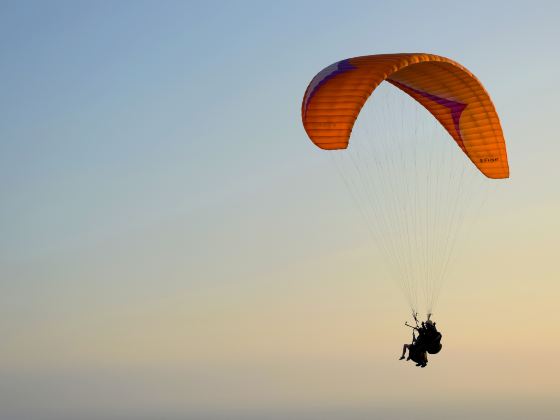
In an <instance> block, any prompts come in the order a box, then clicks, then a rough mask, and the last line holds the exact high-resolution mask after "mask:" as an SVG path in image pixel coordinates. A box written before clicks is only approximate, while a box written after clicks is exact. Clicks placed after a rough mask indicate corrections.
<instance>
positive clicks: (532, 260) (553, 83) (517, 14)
mask: <svg viewBox="0 0 560 420" xmlns="http://www.w3.org/2000/svg"><path fill="white" fill-rule="evenodd" d="M559 19H560V6H559V5H558V3H557V2H552V1H550V2H539V1H532V2H515V1H512V2H482V1H481V2H476V1H471V2H443V1H442V2H430V1H418V2H413V1H411V2H408V1H401V2H372V1H369V2H344V3H341V2H327V1H323V2H287V1H286V2H281V3H279V2H278V3H272V2H179V1H178V2H172V1H163V2H155V1H122V2H108V1H98V2H93V1H92V2H86V1H67V2H62V1H51V2H40V1H37V2H30V1H2V2H1V3H0V52H1V65H0V86H2V89H1V99H0V115H2V118H0V171H1V176H0V191H1V197H2V204H1V206H0V226H1V235H0V270H1V272H0V287H1V288H0V315H1V317H0V332H1V336H2V345H1V346H0V347H1V349H0V391H1V392H0V417H1V418H6V419H8V418H9V419H12V420H24V419H25V420H27V419H44V420H47V419H49V420H50V419H53V420H54V419H57V420H66V419H92V420H94V419H95V420H97V419H114V418H117V417H118V418H120V419H143V418H146V419H148V418H150V419H152V418H166V419H194V418H240V419H241V418H250V416H255V418H259V419H276V418H278V419H286V418H309V419H312V418H321V419H340V418H370V419H371V418H384V419H387V418H402V416H405V415H409V414H410V412H412V411H415V410H417V409H418V407H423V405H422V403H421V402H420V401H421V400H423V401H424V402H425V403H428V404H437V405H438V406H440V407H442V409H441V410H443V411H441V412H440V414H437V413H436V414H434V413H433V412H431V411H430V410H428V411H427V413H428V414H429V415H430V416H431V417H430V418H438V417H437V415H441V418H450V417H449V416H450V415H452V416H453V418H472V417H473V416H476V417H477V418H526V416H525V414H526V413H531V417H532V418H543V419H544V418H555V416H554V413H555V410H557V409H558V404H557V401H556V399H555V398H554V395H556V394H557V392H558V390H559V389H560V382H559V379H558V377H559V376H560V365H559V364H558V361H557V360H555V358H556V357H557V354H558V351H560V339H559V338H558V337H556V336H554V337H550V336H549V334H551V333H552V334H554V333H555V332H557V331H558V325H560V316H559V314H558V311H557V300H558V297H559V296H560V287H559V286H558V285H557V281H558V278H559V275H560V272H559V270H558V265H557V262H556V260H557V253H558V249H559V248H560V241H559V240H558V234H559V233H560V225H559V221H558V220H559V219H558V213H559V210H560V188H559V187H558V181H560V176H558V170H557V166H558V164H557V156H558V155H559V153H560V141H559V140H560V138H559V134H558V130H557V120H558V97H559V96H560V87H559V86H558V83H557V73H558V71H559V70H558V69H559V68H560V53H559V48H558V40H559V39H560V27H559V25H558V20H559ZM387 52H430V53H435V54H440V55H444V56H448V57H450V58H452V59H454V60H456V61H458V62H460V63H462V64H463V65H465V66H466V67H467V68H469V69H470V70H471V71H472V72H473V73H475V74H476V75H477V76H478V77H479V78H480V79H481V80H482V81H483V83H484V84H485V86H486V87H487V89H488V90H489V92H490V94H491V95H492V97H493V99H494V102H495V105H496V107H497V109H498V112H499V114H500V116H501V119H502V124H503V128H504V132H505V135H506V138H507V140H508V152H509V158H510V166H511V175H512V177H511V180H510V181H508V184H507V188H505V189H504V190H503V191H502V192H501V193H500V199H499V200H497V201H496V202H495V203H494V204H492V205H490V206H489V210H488V213H487V216H486V218H485V219H484V220H483V223H482V225H481V228H480V229H481V231H480V232H479V233H480V234H485V233H486V234H487V233H488V232H490V231H491V232H493V233H494V234H495V238H496V239H494V241H492V240H490V242H489V243H488V244H486V245H478V244H475V245H473V246H472V247H471V249H470V251H469V252H470V253H469V254H468V257H469V258H471V259H472V258H475V259H479V261H480V264H479V265H477V267H474V268H472V267H471V268H469V269H467V268H465V270H463V271H461V274H459V275H458V279H457V281H456V286H454V287H455V288H452V287H451V286H449V290H450V291H449V292H448V293H447V295H448V296H447V302H448V303H447V304H443V305H442V308H441V312H442V314H445V315H446V316H447V317H448V318H447V323H448V325H452V326H454V327H456V329H458V330H461V331H462V334H463V336H461V337H456V338H453V337H450V338H449V343H450V345H449V347H450V348H451V349H453V348H454V347H453V343H456V346H455V353H454V352H453V351H452V350H450V352H449V353H447V354H448V356H443V355H442V358H441V364H440V367H439V368H438V367H436V364H435V363H434V367H433V369H432V370H431V371H429V372H430V373H427V372H424V371H423V372H421V373H422V374H423V375H424V378H423V379H421V380H420V382H418V385H417V387H418V388H419V389H415V390H414V391H415V396H414V398H412V399H410V400H406V401H404V400H401V398H404V397H405V396H406V395H407V393H406V389H404V388H403V387H402V386H401V384H403V383H406V384H408V385H409V386H410V384H414V383H415V382H411V381H416V380H418V376H419V375H418V374H419V373H420V372H417V371H412V370H411V369H408V370H406V371H405V370H403V369H404V368H403V367H402V366H400V365H399V366H398V368H397V367H395V366H393V363H392V362H393V359H394V355H395V354H394V353H395V349H397V350H398V347H399V345H400V343H401V342H402V341H403V331H402V330H399V327H400V324H401V322H402V317H403V312H404V311H405V305H404V304H403V302H402V298H401V297H400V296H399V295H398V293H397V292H396V290H394V289H393V288H392V286H391V285H390V283H389V282H381V281H380V282H372V278H375V275H376V270H377V268H376V261H375V258H371V257H370V256H369V255H370V254H368V246H369V245H368V241H367V237H366V236H365V235H363V232H362V230H363V227H362V226H361V224H360V222H359V221H358V220H357V217H356V214H355V209H354V208H352V206H350V204H349V200H348V197H347V191H345V189H344V188H343V185H342V184H341V183H340V181H339V180H338V178H337V177H336V174H333V173H332V167H331V166H330V165H329V162H326V161H325V159H324V157H323V156H320V155H319V154H318V153H317V149H316V148H315V147H314V146H313V145H312V144H311V143H310V142H309V141H308V139H307V137H306V135H305V132H304V131H303V128H302V126H301V121H300V103H301V98H302V95H303V92H304V90H305V88H306V86H307V84H308V82H309V81H310V79H311V78H312V76H313V75H314V74H315V73H316V72H318V71H319V70H321V69H322V68H323V67H325V66H326V65H328V64H331V63H332V62H335V61H337V60H340V59H342V58H346V57H352V56H356V55H365V54H375V53H387ZM336 220H340V222H339V223H337V222H336ZM333 221H334V222H333ZM325 261H329V264H327V265H325ZM496 264H498V265H499V267H498V268H496V266H495V265H496ZM460 268H461V267H460ZM469 270H470V271H469ZM489 272H491V274H492V276H495V274H496V272H502V273H503V277H502V278H501V279H500V280H499V281H497V283H496V284H493V285H488V282H487V277H485V273H489ZM486 275H488V276H489V275H490V274H486ZM342 277H344V278H345V282H344V283H342V282H341V278H342ZM348 279H350V280H348ZM464 279H469V281H470V279H474V280H472V283H471V284H472V288H471V287H467V286H465V285H464V284H465V283H466V281H465V282H461V280H464ZM480 290H485V292H484V293H481V292H480ZM379 295H381V296H384V298H383V299H379V297H377V296H379ZM373 296H376V297H375V298H374V297H373ZM473 302H474V304H473ZM459 306H461V307H467V308H469V310H470V309H471V308H476V311H475V312H476V314H477V316H478V318H477V321H478V322H480V325H478V326H477V328H476V329H475V328H472V322H471V321H470V320H469V319H468V318H469V316H471V314H470V313H469V311H457V310H456V308H457V307H459ZM532 324H537V326H536V327H535V326H534V325H532ZM481 325H482V326H481ZM504 325H507V327H503V326H504ZM510 325H514V326H516V327H515V328H514V327H512V326H510ZM539 325H540V326H539ZM395 330H396V331H395ZM372 332H373V333H375V335H376V337H384V338H386V341H387V343H385V339H384V340H383V344H379V343H378V342H377V341H376V340H375V339H374V338H372V337H371V334H372ZM477 339H481V340H484V341H485V342H488V347H486V348H485V349H479V348H477V347H475V346H472V347H469V346H470V344H468V343H470V342H472V341H473V340H477ZM469 340H471V341H469ZM529 343H531V345H529ZM502 347H507V348H509V349H510V351H509V353H508V355H505V356H502V355H501V349H502ZM461 349H464V350H461ZM462 351H463V352H462ZM466 355H470V356H472V355H474V356H473V358H472V359H470V360H467V361H465V358H466V357H467V356H466ZM445 357H448V358H447V359H446V358H445ZM547 358H549V359H550V360H548V361H547V360H546V359H547ZM388 360H390V362H391V363H389V362H388ZM458 360H461V363H460V366H458V365H459V363H457V361H458ZM438 369H439V370H438ZM414 386H415V387H416V385H414ZM423 386H425V387H426V388H428V389H422V387H423ZM428 391H430V392H428ZM520 397H524V399H522V400H520ZM473 401H474V402H476V404H474V406H476V407H477V408H473ZM514 401H516V402H515V403H514ZM397 407H398V408H397ZM459 412H460V413H461V414H460V416H463V417H459V414H458V413H459ZM407 413H408V414H407ZM442 413H443V414H442ZM450 413H453V414H450ZM524 413H525V414H524ZM556 413H557V411H556ZM434 415H435V417H434ZM515 416H517V417H515ZM418 418H421V417H418Z"/></svg>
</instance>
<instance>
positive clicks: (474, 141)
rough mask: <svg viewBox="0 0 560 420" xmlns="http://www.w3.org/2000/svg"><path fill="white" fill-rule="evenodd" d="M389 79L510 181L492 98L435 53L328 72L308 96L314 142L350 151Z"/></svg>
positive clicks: (488, 171)
mask: <svg viewBox="0 0 560 420" xmlns="http://www.w3.org/2000/svg"><path fill="white" fill-rule="evenodd" d="M384 80H386V81H387V82H389V83H391V84H393V85H394V86H396V87H398V88H399V89H401V90H402V91H404V92H406V93H407V94H408V95H410V96H411V97H412V98H414V99H415V100H416V101H418V102H419V103H420V104H422V105H423V106H424V107H425V108H426V109H427V110H428V111H429V112H430V113H432V115H434V117H436V118H437V120H438V121H439V122H440V123H441V124H442V125H443V126H444V127H445V129H446V130H447V131H448V132H449V134H450V135H451V137H453V139H455V141H456V142H457V144H458V145H459V147H460V148H461V149H462V150H463V152H465V154H466V155H467V156H468V157H469V159H470V160H471V161H472V162H473V163H474V164H475V165H476V167H477V168H478V169H479V170H480V171H481V172H482V173H483V174H484V175H486V176H487V177H489V178H508V177H509V166H508V160H507V152H506V146H505V140H504V136H503V133H502V128H501V126H500V120H499V118H498V114H497V113H496V109H495V108H494V104H493V103H492V100H491V99H490V96H489V95H488V93H487V92H486V90H485V89H484V87H483V86H482V84H481V83H480V81H479V80H478V79H477V78H476V77H475V76H474V75H473V74H472V73H471V72H469V71H468V70H467V69H465V68H464V67H463V66H461V65H460V64H459V63H456V62H454V61H452V60H450V59H448V58H445V57H440V56H437V55H432V54H420V53H404V54H380V55H370V56H364V57H355V58H349V59H346V60H342V61H339V62H337V63H334V64H332V65H330V66H328V67H326V68H325V69H323V70H322V71H321V72H319V73H318V74H317V75H316V76H315V77H314V78H313V80H312V81H311V83H310V84H309V86H308V87H307V90H306V92H305V95H304V97H303V103H302V120H303V126H304V127H305V131H306V132H307V134H308V136H309V138H310V139H311V140H312V141H313V142H314V143H315V144H316V145H317V146H319V147H320V148H321V149H327V150H334V149H345V148H346V147H348V142H349V139H350V134H351V132H352V127H353V126H354V122H355V121H356V118H357V117H358V114H359V113H360V110H361V109H362V107H363V105H364V103H365V102H366V100H367V99H368V98H369V96H370V95H371V94H372V92H373V91H374V90H375V88H376V87H377V86H378V85H379V84H380V83H381V82H383V81H384Z"/></svg>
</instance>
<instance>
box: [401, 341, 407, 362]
mask: <svg viewBox="0 0 560 420" xmlns="http://www.w3.org/2000/svg"><path fill="white" fill-rule="evenodd" d="M407 348H408V344H404V345H403V346H402V355H401V357H400V359H399V360H402V359H404V355H405V353H406V349H407Z"/></svg>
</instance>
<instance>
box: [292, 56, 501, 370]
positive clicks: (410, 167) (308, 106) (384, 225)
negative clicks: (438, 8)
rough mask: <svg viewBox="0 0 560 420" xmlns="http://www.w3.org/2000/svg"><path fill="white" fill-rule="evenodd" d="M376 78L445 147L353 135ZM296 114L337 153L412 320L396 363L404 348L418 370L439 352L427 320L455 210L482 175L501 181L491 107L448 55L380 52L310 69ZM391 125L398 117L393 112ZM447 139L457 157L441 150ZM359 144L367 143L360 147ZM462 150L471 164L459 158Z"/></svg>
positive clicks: (462, 209) (452, 237) (455, 228)
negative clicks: (430, 126)
mask: <svg viewBox="0 0 560 420" xmlns="http://www.w3.org/2000/svg"><path fill="white" fill-rule="evenodd" d="M383 82H387V83H388V84H390V85H392V86H394V87H396V88H397V89H398V91H401V92H404V93H405V94H406V95H408V96H409V97H411V98H412V99H414V100H415V101H416V102H417V103H418V104H420V105H421V107H422V108H423V109H424V110H426V111H428V112H429V113H430V114H431V115H432V116H433V117H435V119H436V120H437V121H438V122H439V124H440V126H441V127H443V129H444V130H445V131H443V130H441V131H442V132H443V133H446V134H445V136H446V137H447V140H446V144H445V145H444V144H443V143H436V141H435V140H433V139H431V138H425V137H434V136H431V135H430V136H425V137H422V138H419V137H420V135H417V136H416V137H415V136H414V135H411V134H410V133H413V134H414V133H415V132H417V131H418V130H415V129H414V127H413V130H411V131H410V132H407V133H406V134H405V135H402V136H401V135H400V133H393V132H389V133H383V132H376V134H375V136H369V137H368V138H367V139H354V138H353V137H354V136H353V135H352V131H353V129H354V125H355V123H356V120H357V119H358V118H359V117H360V114H362V109H363V108H364V105H365V104H366V102H367V101H368V98H369V97H370V96H371V95H372V94H374V92H376V91H378V90H380V89H378V87H379V86H380V84H382V83H383ZM422 112H424V111H422ZM301 116H302V122H303V126H304V129H305V131H306V133H307V135H308V137H309V138H310V140H311V141H312V142H313V143H314V144H315V145H316V146H318V147H319V148H321V149H323V150H328V151H333V152H332V153H333V154H335V155H341V156H342V157H340V161H339V158H338V157H336V158H333V159H334V160H335V163H336V164H337V167H338V168H339V171H340V173H341V175H342V177H343V180H344V181H345V184H346V186H347V187H348V189H349V190H350V192H351V193H352V195H353V196H354V199H355V203H356V205H357V206H358V208H359V209H360V211H361V213H362V215H363V216H364V219H365V220H366V223H367V226H368V228H369V230H370V232H371V234H372V236H373V237H374V239H376V241H377V242H378V244H379V245H378V246H379V255H383V256H384V259H386V260H387V261H388V263H389V264H388V265H390V266H391V270H392V277H393V278H395V280H396V282H397V283H398V284H399V286H400V287H401V289H402V290H403V293H404V294H405V296H406V298H407V300H408V303H409V305H410V309H411V311H412V313H413V314H414V318H415V320H416V326H411V327H412V328H414V331H413V341H412V343H410V344H406V345H405V346H404V347H403V354H402V357H401V359H403V358H404V357H405V353H406V351H407V350H408V352H409V353H408V358H409V359H410V360H414V361H415V362H416V363H417V366H421V367H425V366H426V364H427V362H428V359H427V355H428V354H437V353H439V352H440V351H441V349H442V344H441V338H442V335H441V333H440V332H439V331H438V330H437V328H436V326H435V323H434V322H432V321H431V320H430V316H431V314H432V313H433V308H434V306H435V304H436V302H437V298H438V294H439V291H440V289H441V284H442V282H443V280H444V278H445V277H446V273H447V270H448V266H449V265H450V260H451V256H452V254H453V250H454V248H455V244H456V239H457V237H458V236H459V232H460V231H461V227H462V225H463V223H464V220H465V219H466V216H465V215H466V214H467V213H468V211H469V209H470V208H472V207H473V203H474V201H475V200H473V197H474V196H476V195H477V194H478V192H477V189H482V188H479V185H480V184H481V183H482V182H481V181H480V179H483V180H484V178H483V177H481V176H480V174H483V175H484V176H485V177H486V178H489V179H504V178H508V177H509V164H508V158H507V152H506V144H505V140H504V135H503V132H502V128H501V125H500V120H499V117H498V114H497V112H496V109H495V107H494V104H493V103H492V100H491V98H490V96H489V94H488V92H487V91H486V89H485V88H484V87H483V85H482V84H481V82H480V81H479V80H478V79H477V78H476V77H475V76H474V75H473V74H472V73H471V72H470V71H469V70H467V69H466V68H465V67H463V66H462V65H461V64H459V63H457V62H455V61H453V60H451V59H449V58H446V57H442V56H437V55H433V54H424V53H401V54H380V55H370V56H362V57H355V58H349V59H345V60H341V61H338V62H336V63H334V64H332V65H330V66H328V67H326V68H324V69H323V70H322V71H320V72H319V73H318V74H317V75H316V76H315V77H314V78H313V79H312V80H311V82H310V83H309V85H308V87H307V89H306V91H305V94H304V96H303V101H302V107H301ZM360 118H362V117H360ZM369 118H370V116H369V115H368V116H364V117H363V119H366V120H367V119H369ZM401 122H402V125H405V122H406V121H405V119H404V118H401V120H400V121H399V123H401ZM411 124H412V123H411ZM438 129H439V128H438ZM351 137H352V138H351ZM410 138H413V140H412V141H411V142H410V141H409V143H406V140H410ZM403 139H404V140H403ZM366 140H367V141H366ZM401 140H403V142H402V143H398V142H399V141H401ZM449 140H453V141H454V143H455V144H456V145H457V146H458V148H459V149H460V150H461V151H462V154H463V156H461V154H459V153H457V151H456V150H451V147H450V146H449V144H452V143H451V142H449ZM366 142H367V143H368V144H367V146H364V145H363V144H361V143H366ZM352 145H353V146H352ZM351 146H352V147H351ZM360 147H362V149H360ZM352 148H354V151H352V150H351V149H352ZM453 148H454V149H456V148H457V147H453ZM444 149H445V150H449V152H448V155H446V154H445V153H447V152H445V150H444ZM344 156H349V158H348V160H347V162H342V163H340V162H341V161H342V159H343V158H344ZM464 156H466V157H467V158H468V159H469V160H470V161H471V162H472V164H473V165H474V166H469V165H468V164H466V163H465V161H466V159H464ZM423 157H426V160H425V161H422V158H423ZM469 177H470V178H469ZM471 180H474V181H472V182H471ZM469 189H471V190H472V191H473V192H474V194H471V191H470V190H469ZM420 298H424V300H425V306H424V307H423V310H425V311H426V312H425V313H426V314H427V315H428V317H427V320H426V321H425V322H422V324H421V325H420V324H418V321H417V319H416V314H417V313H418V306H419V299H420ZM409 326H410V325H409ZM415 333H418V336H416V335H415Z"/></svg>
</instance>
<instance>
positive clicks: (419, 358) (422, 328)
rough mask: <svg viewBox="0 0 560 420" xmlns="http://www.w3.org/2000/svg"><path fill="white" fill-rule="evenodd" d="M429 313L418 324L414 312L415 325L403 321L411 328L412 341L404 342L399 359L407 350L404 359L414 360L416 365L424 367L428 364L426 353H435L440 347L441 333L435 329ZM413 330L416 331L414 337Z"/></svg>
mask: <svg viewBox="0 0 560 420" xmlns="http://www.w3.org/2000/svg"><path fill="white" fill-rule="evenodd" d="M430 317H431V314H428V319H427V320H426V321H425V322H424V321H423V322H422V324H421V325H419V324H418V318H417V314H414V321H416V326H413V325H409V324H408V323H405V325H406V326H407V327H410V328H412V330H413V331H412V343H410V344H404V345H403V351H402V355H401V357H400V358H399V360H403V359H404V358H405V355H406V351H407V350H408V357H407V359H406V360H412V361H413V362H416V366H420V367H423V368H424V367H426V365H427V364H428V354H437V353H439V352H440V351H441V349H442V344H441V339H442V334H441V333H440V332H439V331H438V330H437V328H436V323H435V322H433V321H432V320H431V319H430ZM415 332H417V333H418V337H416V335H415Z"/></svg>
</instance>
